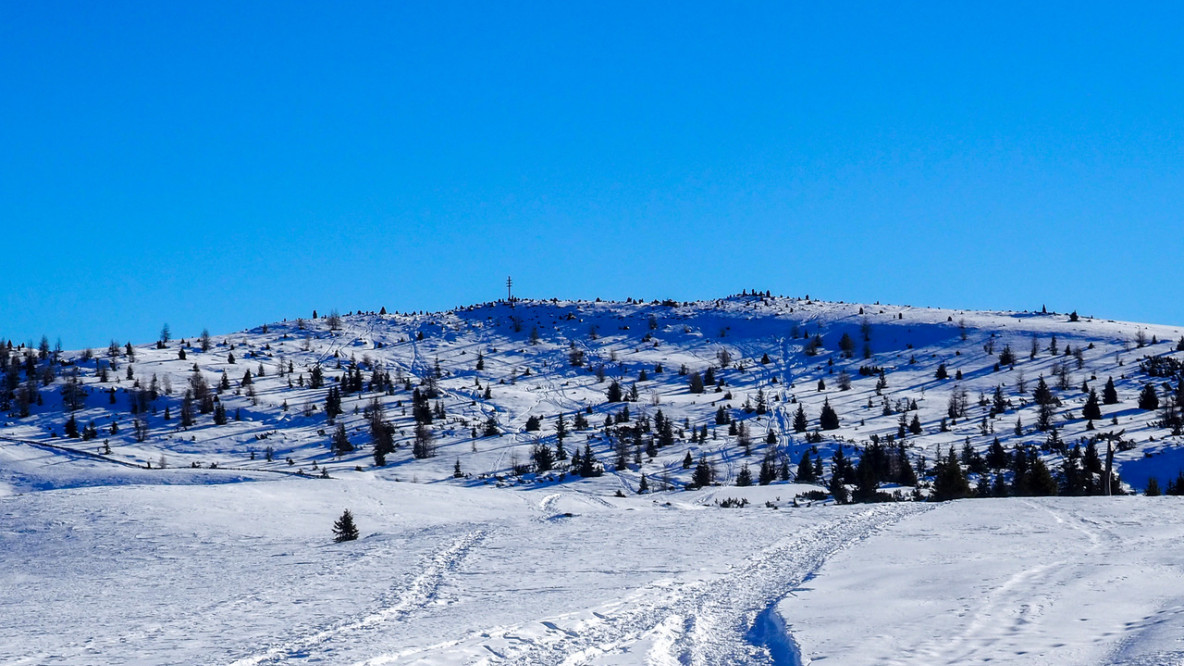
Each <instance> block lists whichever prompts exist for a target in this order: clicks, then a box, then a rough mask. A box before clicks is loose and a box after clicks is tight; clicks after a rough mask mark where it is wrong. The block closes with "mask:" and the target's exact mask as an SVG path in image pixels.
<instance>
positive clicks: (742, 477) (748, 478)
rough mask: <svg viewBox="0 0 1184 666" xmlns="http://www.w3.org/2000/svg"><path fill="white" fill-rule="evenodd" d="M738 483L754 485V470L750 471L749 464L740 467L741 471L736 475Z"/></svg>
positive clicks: (738, 484) (740, 484) (739, 484)
mask: <svg viewBox="0 0 1184 666" xmlns="http://www.w3.org/2000/svg"><path fill="white" fill-rule="evenodd" d="M736 485H737V486H741V487H743V486H751V485H752V472H751V471H749V469H748V465H747V464H745V465H743V466H742V467H741V468H740V473H739V474H737V475H736Z"/></svg>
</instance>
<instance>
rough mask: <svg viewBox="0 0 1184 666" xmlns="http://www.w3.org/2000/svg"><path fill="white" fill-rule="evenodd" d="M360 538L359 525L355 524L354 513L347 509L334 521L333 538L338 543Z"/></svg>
mask: <svg viewBox="0 0 1184 666" xmlns="http://www.w3.org/2000/svg"><path fill="white" fill-rule="evenodd" d="M357 538H358V526H357V525H355V524H354V515H353V514H352V513H350V512H349V509H346V510H345V512H344V513H342V514H341V517H340V518H338V519H337V520H336V521H335V522H334V523H333V540H334V541H336V542H337V543H341V542H342V541H353V540H355V539H357Z"/></svg>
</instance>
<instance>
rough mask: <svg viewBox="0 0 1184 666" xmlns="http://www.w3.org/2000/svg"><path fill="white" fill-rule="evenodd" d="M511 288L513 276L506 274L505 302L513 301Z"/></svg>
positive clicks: (512, 286)
mask: <svg viewBox="0 0 1184 666" xmlns="http://www.w3.org/2000/svg"><path fill="white" fill-rule="evenodd" d="M513 289H514V280H513V278H511V277H509V276H507V277H506V301H507V302H510V303H513V302H514V291H513Z"/></svg>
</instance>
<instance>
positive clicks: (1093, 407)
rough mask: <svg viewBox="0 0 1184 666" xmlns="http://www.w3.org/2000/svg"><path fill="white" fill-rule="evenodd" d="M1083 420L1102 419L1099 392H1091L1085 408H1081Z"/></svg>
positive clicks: (1092, 390) (1091, 390)
mask: <svg viewBox="0 0 1184 666" xmlns="http://www.w3.org/2000/svg"><path fill="white" fill-rule="evenodd" d="M1153 392H1154V390H1153ZM1081 418H1083V419H1091V420H1092V419H1100V418H1102V408H1101V407H1099V406H1098V392H1097V391H1096V390H1094V389H1090V390H1089V398H1088V399H1086V401H1085V406H1084V407H1082V408H1081Z"/></svg>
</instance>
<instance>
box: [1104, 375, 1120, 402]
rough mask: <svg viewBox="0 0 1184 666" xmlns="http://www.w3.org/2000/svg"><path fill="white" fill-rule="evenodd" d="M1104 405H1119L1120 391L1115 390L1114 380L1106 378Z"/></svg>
mask: <svg viewBox="0 0 1184 666" xmlns="http://www.w3.org/2000/svg"><path fill="white" fill-rule="evenodd" d="M1102 404H1104V405H1117V404H1118V390H1117V389H1115V388H1114V378H1113V377H1107V378H1106V387H1105V388H1103V389H1102Z"/></svg>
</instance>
